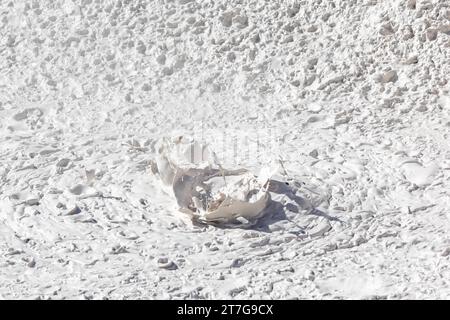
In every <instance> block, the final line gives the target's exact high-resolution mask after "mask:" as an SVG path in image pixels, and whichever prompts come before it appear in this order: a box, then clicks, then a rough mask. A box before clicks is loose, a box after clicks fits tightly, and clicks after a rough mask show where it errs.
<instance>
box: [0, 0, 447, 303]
mask: <svg viewBox="0 0 450 320" xmlns="http://www.w3.org/2000/svg"><path fill="white" fill-rule="evenodd" d="M449 74H450V3H449V2H448V1H447V0H440V1H436V0H435V1H422V0H417V1H414V0H393V1H374V0H354V1H343V0H342V1H339V0H333V1H324V0H323V1H317V0H304V1H273V0H270V1H269V0H266V1H262V0H253V1H250V0H240V1H237V0H236V1H226V0H215V1H212V0H202V1H200V0H167V1H163V0H159V1H144V0H140V1H138V0H136V1H131V0H128V1H127V0H116V1H99V0H77V1H60V0H46V1H20V0H14V1H13V0H11V1H8V0H2V1H0V297H3V298H5V299H64V298H65V299H155V298H159V299H210V298H216V299H230V298H232V299H247V298H248V299H297V298H299V299H305V298H314V299H359V298H363V299H374V298H375V299H384V298H388V299H412V298H415V299H449V298H450V263H449V262H450V236H449V235H450V233H449V231H450V224H449V219H450V211H449V208H450V148H449V147H450V93H449V91H450V84H449ZM175 135H190V136H195V137H197V138H198V137H201V139H202V140H204V141H205V142H209V143H211V144H212V145H213V146H216V147H217V150H216V151H217V153H218V156H219V157H221V159H222V158H223V159H225V160H224V161H223V165H224V166H226V165H227V166H228V167H227V168H228V169H236V168H240V167H246V168H249V169H252V170H257V169H258V168H259V167H261V166H264V165H265V164H267V163H269V162H270V161H280V160H281V161H282V163H283V167H284V169H283V170H282V172H281V173H280V175H281V176H283V178H284V179H285V180H286V181H284V180H283V181H282V182H283V183H280V184H279V185H278V189H277V190H278V193H276V192H275V193H274V197H273V202H272V203H271V206H270V208H269V209H270V210H269V211H270V212H268V213H267V215H265V216H264V217H263V218H262V219H260V220H259V221H258V222H257V224H256V225H254V226H252V227H250V228H217V227H214V226H201V225H200V226H199V225H195V224H192V223H191V221H190V220H189V219H188V218H187V216H186V215H185V214H183V213H181V212H179V211H178V208H177V206H176V203H175V202H174V200H173V197H171V196H170V195H169V194H166V193H164V190H162V189H161V188H160V184H158V181H157V180H156V179H155V177H154V175H152V172H151V170H150V166H151V161H152V159H153V158H154V154H155V143H156V142H157V141H158V139H160V138H161V137H165V136H175ZM246 135H248V136H249V137H250V139H256V138H258V139H260V140H259V143H258V146H259V149H258V151H257V152H255V153H250V154H249V153H248V152H247V153H246V152H245V151H242V150H243V149H241V148H238V149H234V147H233V146H234V145H236V144H234V143H232V142H230V141H232V139H234V138H236V139H239V138H242V137H244V136H246ZM224 137H225V138H226V139H229V140H227V141H225V143H223V144H222V145H220V146H219V142H220V141H221V142H224ZM237 145H238V146H242V145H246V144H245V143H237ZM247 145H248V143H247ZM284 182H288V183H290V184H289V185H287V184H285V183H284ZM274 187H275V186H274ZM311 206H313V207H314V210H311Z"/></svg>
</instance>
